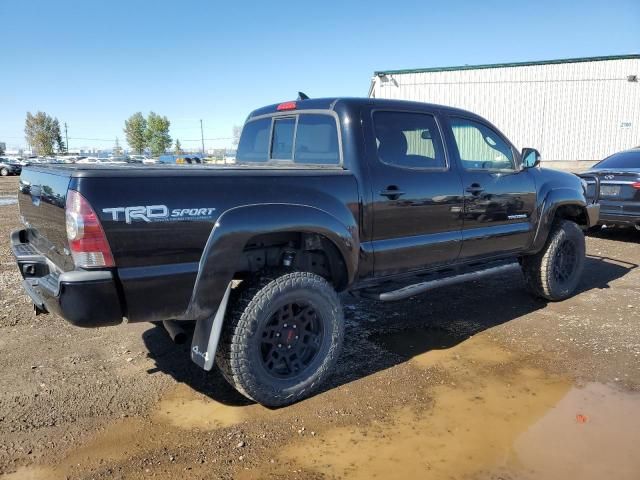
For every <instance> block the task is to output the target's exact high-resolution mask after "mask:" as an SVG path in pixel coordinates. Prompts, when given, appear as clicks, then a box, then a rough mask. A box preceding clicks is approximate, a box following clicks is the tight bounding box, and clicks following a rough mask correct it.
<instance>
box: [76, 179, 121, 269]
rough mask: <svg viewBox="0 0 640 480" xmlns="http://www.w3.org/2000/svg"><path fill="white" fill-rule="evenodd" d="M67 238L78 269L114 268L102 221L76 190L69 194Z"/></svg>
mask: <svg viewBox="0 0 640 480" xmlns="http://www.w3.org/2000/svg"><path fill="white" fill-rule="evenodd" d="M66 224H67V238H68V239H69V249H70V250H71V255H72V256H73V262H74V263H75V265H76V267H82V268H92V267H113V266H114V265H115V263H114V261H113V255H111V248H110V247H109V243H108V242H107V237H106V236H105V234H104V230H103V229H102V225H101V224H100V219H99V218H98V216H97V215H96V212H94V211H93V208H91V205H89V202H87V199H86V198H84V197H83V196H82V195H80V194H79V193H78V192H76V191H75V190H69V191H68V192H67V205H66Z"/></svg>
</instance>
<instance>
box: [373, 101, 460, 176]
mask: <svg viewBox="0 0 640 480" xmlns="http://www.w3.org/2000/svg"><path fill="white" fill-rule="evenodd" d="M373 123H374V128H375V134H376V145H377V147H378V158H379V159H380V161H382V162H383V163H386V164H388V165H392V166H397V167H404V168H435V169H443V168H446V166H447V162H446V160H445V156H444V149H443V147H442V140H441V139H440V132H439V130H438V126H437V124H436V120H435V118H434V117H433V116H432V115H428V114H423V113H411V112H375V113H374V114H373Z"/></svg>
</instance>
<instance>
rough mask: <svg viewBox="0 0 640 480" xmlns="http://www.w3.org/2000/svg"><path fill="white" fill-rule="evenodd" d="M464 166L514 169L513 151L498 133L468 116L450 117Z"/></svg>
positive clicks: (473, 168) (484, 168) (479, 168)
mask: <svg viewBox="0 0 640 480" xmlns="http://www.w3.org/2000/svg"><path fill="white" fill-rule="evenodd" d="M450 123H451V129H452V131H453V137H454V138H455V141H456V146H457V147H458V155H459V158H460V161H461V162H462V167H463V168H465V169H467V170H514V169H515V162H514V156H513V151H512V150H511V147H510V146H509V144H507V142H505V141H504V140H503V139H502V137H501V136H500V135H498V133H496V132H495V131H494V130H493V129H491V128H489V127H488V126H486V125H484V124H482V123H480V122H476V121H474V120H469V119H467V118H458V117H453V118H451V119H450Z"/></svg>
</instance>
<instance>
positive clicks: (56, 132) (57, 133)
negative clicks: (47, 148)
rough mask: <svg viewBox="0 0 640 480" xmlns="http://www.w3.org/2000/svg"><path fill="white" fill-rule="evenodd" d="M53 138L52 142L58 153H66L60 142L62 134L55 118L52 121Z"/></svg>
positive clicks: (62, 143)
mask: <svg viewBox="0 0 640 480" xmlns="http://www.w3.org/2000/svg"><path fill="white" fill-rule="evenodd" d="M53 136H54V139H53V140H54V143H55V144H56V147H57V149H58V153H66V152H67V148H66V147H65V145H64V142H63V141H62V132H61V131H60V122H59V121H58V119H57V118H54V119H53Z"/></svg>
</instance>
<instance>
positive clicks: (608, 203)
mask: <svg viewBox="0 0 640 480" xmlns="http://www.w3.org/2000/svg"><path fill="white" fill-rule="evenodd" d="M585 174H589V175H596V176H597V177H598V178H599V179H600V185H601V188H600V197H601V201H600V205H601V210H600V220H599V222H598V225H616V226H627V227H631V226H633V227H635V228H636V229H638V230H640V147H635V148H632V149H629V150H624V151H622V152H618V153H614V154H613V155H611V156H610V157H607V158H605V159H604V160H602V161H601V162H599V163H597V164H595V165H594V166H593V167H591V169H590V170H589V171H587V172H585ZM590 183H591V185H590V188H594V183H593V182H590Z"/></svg>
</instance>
